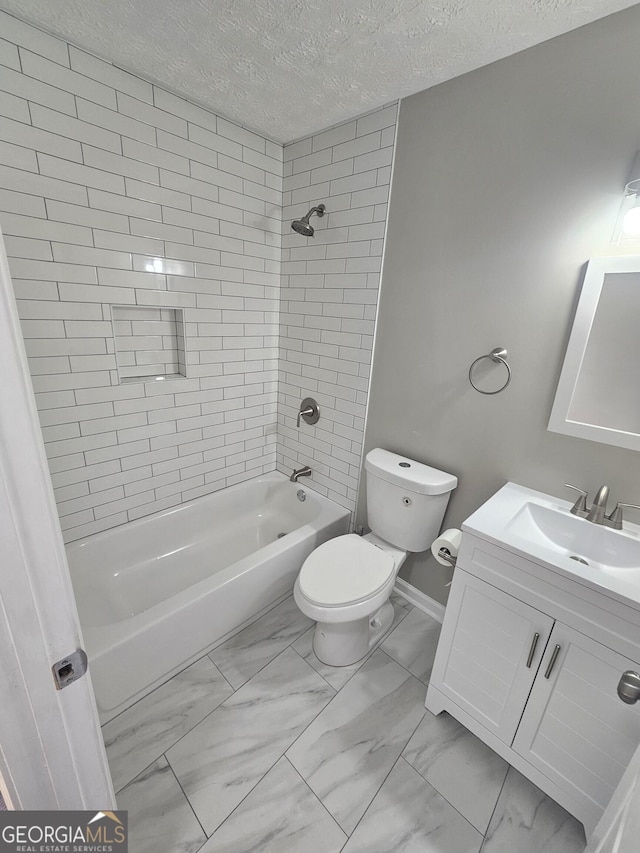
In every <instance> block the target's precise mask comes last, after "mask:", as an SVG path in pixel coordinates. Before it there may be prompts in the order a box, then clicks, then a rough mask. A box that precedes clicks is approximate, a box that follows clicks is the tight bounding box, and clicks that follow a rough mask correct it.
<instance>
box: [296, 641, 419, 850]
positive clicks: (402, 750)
mask: <svg viewBox="0 0 640 853" xmlns="http://www.w3.org/2000/svg"><path fill="white" fill-rule="evenodd" d="M376 651H379V649H376ZM423 718H424V713H423V714H422V717H420V720H419V721H418V722H417V723H416V725H415V726H414V728H413V730H412V732H411V734H410V735H409V737H408V738H407V739H406V741H405V743H404V746H403V747H402V749H401V750H400V752H399V753H398V757H397V758H396V760H395V761H394V762H393V764H392V765H391V767H390V768H389V772H388V773H387V774H386V775H385V777H384V779H383V780H382V782H381V783H380V785H379V786H378V788H377V789H376V792H375V794H374V795H373V797H372V798H371V800H370V801H369V805H368V806H367V807H366V809H365V810H364V812H363V814H362V816H361V817H360V820H358V822H357V823H356V825H355V826H354V828H353V829H352V830H351V832H346V830H344V829H342V827H340V828H341V829H342V831H343V832H344V833H345V834H346V835H347V838H351V836H352V835H353V833H354V832H355V831H356V829H357V828H358V826H359V825H360V823H361V821H362V820H363V818H364V816H365V814H366V813H367V812H368V811H369V809H370V808H371V804H372V803H373V801H374V800H375V798H376V797H377V796H378V794H379V793H380V789H381V788H382V786H383V785H384V783H385V782H386V781H387V779H388V778H389V774H390V773H391V771H392V770H393V768H394V767H395V766H396V764H397V763H398V761H399V760H400V759H401V758H402V753H403V752H404V750H405V749H406V748H407V744H408V743H409V741H410V740H411V738H412V737H413V736H414V734H415V733H416V731H417V729H418V726H419V725H420V723H421V722H422V720H423ZM285 757H286V756H285ZM294 769H295V768H294ZM338 825H339V824H338ZM345 844H346V842H345Z"/></svg>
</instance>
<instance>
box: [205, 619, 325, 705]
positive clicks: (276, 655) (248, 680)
mask: <svg viewBox="0 0 640 853" xmlns="http://www.w3.org/2000/svg"><path fill="white" fill-rule="evenodd" d="M308 630H309V628H305V629H304V631H303V632H302V633H301V634H298V636H297V637H294V639H293V640H291V642H290V643H289V644H288V645H287V646H285V647H284V648H282V649H280V651H279V652H277V653H276V654H275V655H274V656H273V657H272V658H270V659H269V660H268V661H266V662H265V663H263V665H262V666H261V667H260V669H257V670H256V671H255V672H254V673H253V675H250V676H249V678H247V679H245V680H244V681H243V682H242V684H241V685H240V686H239V687H233V685H232V684H231V682H228V680H227V679H226V678H225V681H227V683H229V685H230V686H231V688H232V689H233V691H234V693H236V692H237V691H238V690H240V689H241V688H243V687H244V686H245V684H248V683H249V682H250V681H251V679H252V678H255V677H256V675H258V674H259V673H261V672H262V670H263V669H265V668H266V667H268V666H269V664H271V663H273V662H274V660H276V658H279V657H280V655H281V654H282V653H283V652H286V651H287V649H290V648H291V646H293V644H294V643H297V642H298V640H299V639H300V637H303V636H304V635H305V634H306V633H307V631H308ZM268 639H270V638H269V637H262V638H261V640H260V641H258V642H262V640H268ZM256 645H257V643H256ZM293 651H294V652H295V651H296V650H295V649H293ZM209 654H210V653H209ZM296 654H297V652H296ZM209 660H211V658H209ZM303 660H304V658H303ZM211 662H212V663H213V664H214V665H215V666H216V667H217V668H218V669H219V667H218V665H217V664H216V663H215V661H213V660H212V661H211ZM305 663H306V661H305ZM312 669H313V667H312ZM221 672H222V670H221ZM319 674H320V673H318V675H319ZM334 689H335V688H334Z"/></svg>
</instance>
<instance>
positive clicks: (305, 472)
mask: <svg viewBox="0 0 640 853" xmlns="http://www.w3.org/2000/svg"><path fill="white" fill-rule="evenodd" d="M310 476H311V468H309V466H308V465H305V466H304V467H303V468H298V469H296V468H294V469H293V473H292V474H291V476H290V477H289V479H290V480H291V482H292V483H297V482H298V479H299V478H300V477H310Z"/></svg>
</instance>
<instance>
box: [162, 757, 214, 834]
mask: <svg viewBox="0 0 640 853" xmlns="http://www.w3.org/2000/svg"><path fill="white" fill-rule="evenodd" d="M163 758H164V760H165V761H166V762H167V766H168V767H169V770H170V771H171V775H172V776H173V778H174V779H175V780H176V782H177V783H178V787H179V788H180V790H181V791H182V795H183V796H184V798H185V800H186V801H187V803H188V805H189V808H190V809H191V811H192V812H193V816H194V817H195V819H196V821H197V822H198V826H199V827H200V829H201V830H202V832H203V835H204V837H205V838H206V839H207V841H208V840H209V836H208V835H207V831H206V830H205V828H204V826H203V825H202V824H201V823H200V819H199V818H198V815H197V814H196V813H195V810H194V808H193V806H192V805H191V800H190V799H189V797H188V796H187V792H186V791H185V789H184V788H183V787H182V785H181V784H180V780H179V779H178V777H177V776H176V774H175V771H174V769H173V767H172V766H171V764H170V762H169V759H168V758H167V756H166V753H163ZM207 841H205V842H204V843H205V844H206V843H207ZM198 849H200V848H198Z"/></svg>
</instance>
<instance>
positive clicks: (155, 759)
mask: <svg viewBox="0 0 640 853" xmlns="http://www.w3.org/2000/svg"><path fill="white" fill-rule="evenodd" d="M205 657H206V656H205ZM194 663H195V661H194ZM224 680H225V682H226V683H227V684H228V685H229V689H230V690H231V691H232V692H231V695H230V696H227V697H226V698H225V699H223V700H222V702H219V703H218V704H217V705H216V706H215V708H212V709H211V710H210V711H209V712H208V713H207V714H205V715H204V717H202V718H201V719H199V720H198V721H197V722H196V723H194V724H193V725H192V726H191V727H190V728H189V729H188V730H187V731H186V732H183V733H182V734H181V735H180V737H179V738H178V739H177V740H176V741H174V742H173V743H172V744H171V745H170V746H167V747H165V748H164V749H163V751H162V752H161V753H160V755H158V756H156V758H154V759H153V760H152V761H150V762H149V764H148V765H147V766H146V767H145V768H144V770H140V771H139V772H138V773H136V775H135V776H134V777H133V779H129V781H128V782H125V784H124V785H123V786H122V787H121V788H119V789H118V790H117V791H116V793H117V794H119V793H120V792H121V791H123V790H124V789H125V788H126V787H127V785H130V784H131V783H132V782H134V781H135V780H136V779H137V778H138V776H140V774H141V773H144V772H145V770H147V769H148V768H149V767H150V766H151V765H152V764H153V762H154V761H157V760H158V759H159V758H162V756H163V755H165V754H166V753H167V752H168V751H169V750H170V749H173V747H174V746H175V745H176V744H177V743H179V742H180V741H181V740H182V738H184V737H186V736H187V735H188V734H189V733H190V732H192V731H193V729H195V727H196V726H199V725H200V723H202V722H203V721H204V720H206V719H207V717H209V716H210V715H211V714H213V712H214V711H217V710H218V708H219V707H220V706H221V705H224V703H225V702H227V701H228V700H229V699H231V697H232V696H233V695H234V693H235V692H236V691H235V690H233V687H231V685H230V684H229V682H228V681H227V680H226V679H224ZM165 683H168V682H165ZM105 748H106V747H105ZM168 760H169V759H167V761H168ZM107 762H108V755H107ZM112 781H113V780H112Z"/></svg>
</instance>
